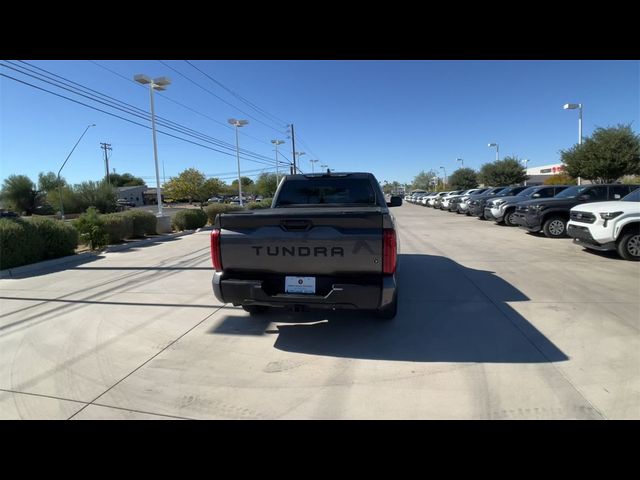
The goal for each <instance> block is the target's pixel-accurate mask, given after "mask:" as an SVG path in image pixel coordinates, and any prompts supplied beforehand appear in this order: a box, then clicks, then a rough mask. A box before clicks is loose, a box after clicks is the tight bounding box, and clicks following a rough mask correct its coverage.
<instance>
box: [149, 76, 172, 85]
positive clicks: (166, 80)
mask: <svg viewBox="0 0 640 480" xmlns="http://www.w3.org/2000/svg"><path fill="white" fill-rule="evenodd" d="M153 83H154V84H155V85H158V86H159V87H166V86H167V85H171V79H170V78H169V77H158V78H154V79H153Z"/></svg>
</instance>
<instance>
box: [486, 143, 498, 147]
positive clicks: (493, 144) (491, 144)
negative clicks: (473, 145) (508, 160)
mask: <svg viewBox="0 0 640 480" xmlns="http://www.w3.org/2000/svg"><path fill="white" fill-rule="evenodd" d="M497 146H498V144H497V143H489V144H487V147H497Z"/></svg>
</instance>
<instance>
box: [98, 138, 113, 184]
mask: <svg viewBox="0 0 640 480" xmlns="http://www.w3.org/2000/svg"><path fill="white" fill-rule="evenodd" d="M100 148H101V149H103V150H104V168H105V170H106V172H107V174H106V179H107V183H111V182H110V181H109V157H107V150H113V149H112V148H111V144H110V143H102V142H100Z"/></svg>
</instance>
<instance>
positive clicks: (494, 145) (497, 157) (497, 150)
mask: <svg viewBox="0 0 640 480" xmlns="http://www.w3.org/2000/svg"><path fill="white" fill-rule="evenodd" d="M487 146H488V147H496V162H497V161H498V160H500V145H498V144H497V143H490V144H488V145H487Z"/></svg>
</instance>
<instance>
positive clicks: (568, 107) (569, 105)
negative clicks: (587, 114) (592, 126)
mask: <svg viewBox="0 0 640 480" xmlns="http://www.w3.org/2000/svg"><path fill="white" fill-rule="evenodd" d="M580 107H582V105H581V104H580V103H565V104H564V105H563V106H562V108H564V109H565V110H575V109H576V108H580Z"/></svg>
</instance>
